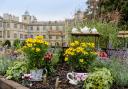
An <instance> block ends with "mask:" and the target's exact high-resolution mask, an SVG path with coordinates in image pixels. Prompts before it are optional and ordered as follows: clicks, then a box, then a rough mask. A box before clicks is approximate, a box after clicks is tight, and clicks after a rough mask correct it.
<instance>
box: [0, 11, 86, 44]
mask: <svg viewBox="0 0 128 89" xmlns="http://www.w3.org/2000/svg"><path fill="white" fill-rule="evenodd" d="M83 17H84V13H83V12H81V11H78V12H77V13H76V14H75V15H74V18H73V19H66V20H64V21H37V19H36V17H35V16H31V15H30V14H29V12H27V11H26V12H25V13H24V15H22V20H21V21H20V20H19V17H16V16H13V15H10V14H3V16H2V17H0V42H4V41H5V40H10V41H11V43H12V42H13V41H14V40H15V39H20V40H21V41H23V40H25V39H26V38H28V37H31V38H33V37H35V36H38V35H42V36H44V39H45V40H46V41H48V42H49V43H50V45H52V46H55V44H56V43H58V45H60V46H62V45H66V44H68V42H69V30H68V26H69V25H70V26H71V25H72V26H73V22H74V19H77V20H81V19H83Z"/></svg>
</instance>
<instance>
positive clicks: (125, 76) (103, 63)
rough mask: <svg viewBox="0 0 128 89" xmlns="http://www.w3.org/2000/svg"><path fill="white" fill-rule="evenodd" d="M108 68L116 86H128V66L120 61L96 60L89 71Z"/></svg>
mask: <svg viewBox="0 0 128 89" xmlns="http://www.w3.org/2000/svg"><path fill="white" fill-rule="evenodd" d="M97 67H98V68H102V67H106V68H108V69H109V70H110V71H111V73H112V76H113V78H114V84H115V85H116V86H128V65H127V64H125V63H122V62H121V61H119V59H114V58H112V59H111V60H96V61H95V62H93V63H92V65H91V66H90V68H89V71H93V69H94V68H97Z"/></svg>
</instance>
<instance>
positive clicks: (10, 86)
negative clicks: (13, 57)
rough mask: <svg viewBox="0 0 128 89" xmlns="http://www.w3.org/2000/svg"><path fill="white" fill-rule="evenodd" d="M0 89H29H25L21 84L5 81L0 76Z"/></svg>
mask: <svg viewBox="0 0 128 89" xmlns="http://www.w3.org/2000/svg"><path fill="white" fill-rule="evenodd" d="M0 89H29V88H27V87H24V86H23V85H21V84H18V83H17V82H14V81H12V80H7V79H5V78H4V77H3V76H0Z"/></svg>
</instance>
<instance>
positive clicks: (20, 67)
mask: <svg viewBox="0 0 128 89" xmlns="http://www.w3.org/2000/svg"><path fill="white" fill-rule="evenodd" d="M26 72H27V64H26V62H25V61H23V60H22V61H19V60H16V61H14V62H13V63H12V64H11V65H10V66H9V67H8V69H7V71H6V76H7V79H15V80H18V79H19V78H20V74H21V73H26Z"/></svg>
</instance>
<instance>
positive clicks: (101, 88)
mask: <svg viewBox="0 0 128 89" xmlns="http://www.w3.org/2000/svg"><path fill="white" fill-rule="evenodd" d="M112 83H113V78H112V75H111V73H110V70H108V69H106V68H102V69H96V70H95V71H94V72H93V73H91V74H89V76H88V77H87V79H86V80H85V82H84V89H110V87H111V85H112Z"/></svg>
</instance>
